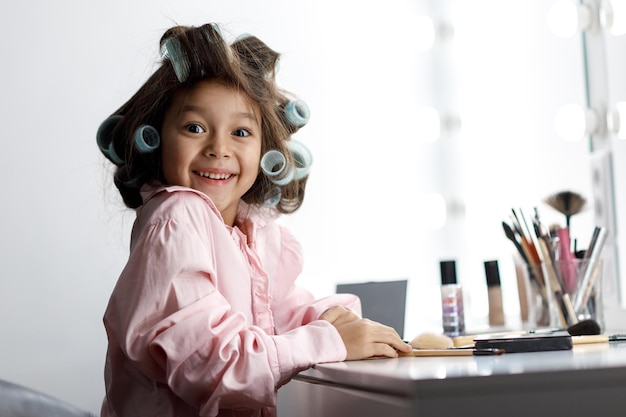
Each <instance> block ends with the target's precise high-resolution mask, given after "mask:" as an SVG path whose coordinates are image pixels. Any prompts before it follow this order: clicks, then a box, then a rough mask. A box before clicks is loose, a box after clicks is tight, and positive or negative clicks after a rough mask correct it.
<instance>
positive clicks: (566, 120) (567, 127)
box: [554, 103, 598, 142]
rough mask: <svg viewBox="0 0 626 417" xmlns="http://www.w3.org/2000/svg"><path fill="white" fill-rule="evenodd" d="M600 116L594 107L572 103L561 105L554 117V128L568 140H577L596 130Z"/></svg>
mask: <svg viewBox="0 0 626 417" xmlns="http://www.w3.org/2000/svg"><path fill="white" fill-rule="evenodd" d="M597 127H598V116H597V114H596V112H595V111H594V110H592V109H589V108H586V107H583V106H580V105H578V104H574V103H570V104H566V105H565V106H563V107H561V108H560V109H559V110H558V111H557V113H556V115H555V117H554V130H556V133H557V134H558V135H559V136H560V137H561V138H562V139H563V140H566V141H568V142H577V141H579V140H582V139H583V138H584V137H585V136H587V135H591V134H593V133H595V132H596V129H597Z"/></svg>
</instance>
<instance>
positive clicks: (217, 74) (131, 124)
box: [99, 24, 307, 213]
mask: <svg viewBox="0 0 626 417" xmlns="http://www.w3.org/2000/svg"><path fill="white" fill-rule="evenodd" d="M172 40H173V41H175V42H176V47H177V49H178V53H179V55H181V56H182V57H183V59H184V61H185V62H184V63H183V64H184V72H185V76H184V77H183V79H182V81H179V78H177V75H178V76H180V74H177V71H179V72H180V68H175V66H176V64H177V62H176V57H171V56H170V57H167V56H166V57H165V58H164V59H163V61H162V63H161V65H160V67H159V68H158V69H157V70H156V71H155V72H154V74H153V75H152V76H151V77H150V78H149V79H148V80H147V81H146V82H145V83H144V84H143V85H142V86H141V88H140V89H139V90H138V91H137V92H136V93H135V94H134V95H133V96H132V97H131V98H130V99H129V100H128V101H127V102H126V103H125V104H124V105H122V106H121V107H120V108H119V109H118V110H117V111H115V112H114V113H113V115H114V116H117V117H119V116H121V117H120V118H119V122H117V123H116V124H115V125H114V126H113V127H111V130H110V132H109V133H110V142H111V146H112V150H113V151H114V153H115V154H117V155H118V156H119V159H120V161H121V162H120V161H118V163H116V165H117V169H116V170H115V173H114V182H115V185H116V187H117V188H118V190H119V192H120V194H121V196H122V199H123V200H124V203H125V204H126V206H128V207H130V208H137V207H139V206H141V205H142V204H143V201H142V198H141V195H140V189H141V187H142V186H143V185H144V184H159V183H163V184H165V179H164V178H163V173H162V169H161V150H160V148H158V149H156V150H155V151H154V152H150V153H142V152H141V151H139V150H138V149H137V147H136V145H135V143H134V140H133V136H134V134H135V131H136V130H137V129H138V128H139V127H140V126H142V125H150V126H153V127H154V128H156V129H157V130H158V131H159V132H160V131H161V127H162V124H163V119H164V117H165V113H166V111H167V109H168V107H169V106H170V105H171V102H172V98H173V96H174V94H175V93H177V92H179V91H183V92H184V91H188V90H189V89H191V88H193V87H194V86H195V85H196V84H197V83H198V82H200V81H203V80H216V81H220V82H224V83H226V84H227V85H230V86H232V87H235V88H237V89H238V90H239V91H241V92H242V93H244V94H245V95H246V96H248V97H249V98H250V99H251V100H252V101H253V102H254V103H255V104H256V105H257V106H258V109H259V111H260V117H261V126H262V143H261V154H262V155H263V154H265V152H267V151H269V150H272V149H275V150H278V151H280V152H281V153H283V155H284V156H285V157H286V158H287V163H288V164H289V165H290V166H293V165H294V160H293V156H292V155H291V152H289V150H288V147H287V144H288V141H289V139H290V135H291V134H293V133H295V132H296V131H297V130H298V129H299V126H296V125H293V124H291V123H290V122H289V121H288V119H287V117H286V116H285V105H286V104H287V103H288V102H289V101H290V97H289V93H287V92H285V91H283V90H281V89H279V88H278V86H277V85H276V81H275V68H276V63H277V61H278V59H279V54H278V53H277V52H275V51H274V50H272V49H271V48H269V47H268V46H267V45H266V44H265V43H264V42H262V41H261V40H260V39H258V38H256V37H254V36H247V37H243V38H240V39H237V40H236V41H235V42H233V44H232V45H228V44H227V43H226V42H225V41H224V39H223V37H222V36H221V34H220V32H219V30H218V29H217V27H216V26H215V25H213V24H206V25H203V26H200V27H186V26H175V27H173V28H171V29H168V30H167V31H166V32H165V33H164V34H163V36H162V37H161V40H160V42H159V43H160V46H161V50H162V51H163V50H164V48H165V46H166V43H167V42H168V41H172ZM179 58H180V57H179ZM99 140H100V139H99ZM109 159H111V158H109ZM306 181H307V176H304V177H303V178H296V179H294V180H293V181H291V182H289V183H288V184H285V185H280V186H278V185H275V184H274V183H272V182H271V181H270V180H269V179H268V178H267V177H266V175H265V174H264V173H263V171H262V170H259V175H258V176H257V178H256V181H255V182H254V184H253V185H252V187H251V188H250V189H249V190H248V191H247V192H246V194H245V195H244V196H243V197H242V200H244V201H245V202H246V203H248V204H253V205H262V204H263V203H265V202H266V200H268V198H269V196H270V194H271V193H272V191H273V190H275V188H276V187H279V188H280V191H281V199H280V201H279V202H278V204H277V205H276V209H277V210H278V211H280V212H282V213H291V212H294V211H295V210H297V209H298V208H299V207H300V206H301V205H302V201H303V199H304V191H305V186H306Z"/></svg>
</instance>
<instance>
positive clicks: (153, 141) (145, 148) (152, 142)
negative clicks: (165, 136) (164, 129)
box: [133, 125, 161, 153]
mask: <svg viewBox="0 0 626 417" xmlns="http://www.w3.org/2000/svg"><path fill="white" fill-rule="evenodd" d="M133 141H134V142H135V147H136V148H137V150H138V151H139V152H141V153H150V152H152V151H154V150H156V149H157V148H158V147H159V146H160V145H161V137H160V136H159V132H158V130H156V129H155V128H154V127H152V126H150V125H141V126H139V128H138V129H137V130H136V131H135V136H134V137H133Z"/></svg>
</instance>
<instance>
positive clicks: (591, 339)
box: [572, 334, 626, 345]
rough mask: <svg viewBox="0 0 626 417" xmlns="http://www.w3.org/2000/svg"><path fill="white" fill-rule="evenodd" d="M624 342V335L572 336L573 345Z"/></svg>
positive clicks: (625, 337) (625, 335) (625, 338)
mask: <svg viewBox="0 0 626 417" xmlns="http://www.w3.org/2000/svg"><path fill="white" fill-rule="evenodd" d="M623 341H626V334H611V335H608V334H596V335H590V336H572V343H573V344H574V345H586V344H590V343H609V342H623Z"/></svg>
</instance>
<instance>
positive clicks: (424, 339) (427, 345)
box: [409, 332, 454, 349]
mask: <svg viewBox="0 0 626 417" xmlns="http://www.w3.org/2000/svg"><path fill="white" fill-rule="evenodd" d="M409 344H410V345H411V346H413V349H447V348H451V347H453V346H454V342H453V341H452V339H451V338H449V337H448V336H446V335H444V334H439V333H433V332H424V333H421V334H419V335H417V336H416V337H415V338H414V339H413V340H411V341H410V342H409Z"/></svg>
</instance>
